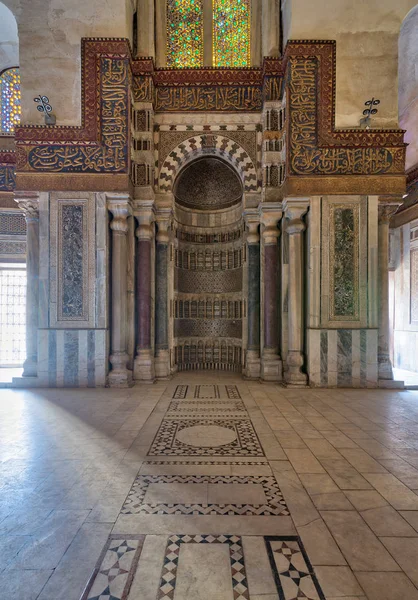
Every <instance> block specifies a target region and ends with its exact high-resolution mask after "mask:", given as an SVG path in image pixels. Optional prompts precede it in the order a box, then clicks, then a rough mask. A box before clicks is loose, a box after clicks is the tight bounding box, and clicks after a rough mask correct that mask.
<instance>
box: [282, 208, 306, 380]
mask: <svg viewBox="0 0 418 600" xmlns="http://www.w3.org/2000/svg"><path fill="white" fill-rule="evenodd" d="M283 207H284V210H285V218H286V232H287V234H288V235H289V306H288V310H289V312H288V319H289V332H288V354H287V361H286V363H287V369H286V373H285V381H286V383H287V385H288V386H295V387H302V386H306V385H307V384H308V376H307V375H306V373H304V371H303V368H304V364H305V354H304V286H303V281H304V260H303V232H304V231H305V228H306V226H305V223H304V221H303V220H302V217H303V216H304V214H305V213H306V212H307V210H308V207H309V201H308V200H306V199H305V198H303V199H296V198H295V199H289V200H285V201H284V203H283Z"/></svg>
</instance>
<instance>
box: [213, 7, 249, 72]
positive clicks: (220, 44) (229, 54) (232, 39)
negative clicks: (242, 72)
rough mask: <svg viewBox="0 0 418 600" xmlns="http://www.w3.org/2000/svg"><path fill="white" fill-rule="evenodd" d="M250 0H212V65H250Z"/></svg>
mask: <svg viewBox="0 0 418 600" xmlns="http://www.w3.org/2000/svg"><path fill="white" fill-rule="evenodd" d="M250 3H251V0H213V65H214V66H215V67H248V66H249V65H250V16H251V9H250Z"/></svg>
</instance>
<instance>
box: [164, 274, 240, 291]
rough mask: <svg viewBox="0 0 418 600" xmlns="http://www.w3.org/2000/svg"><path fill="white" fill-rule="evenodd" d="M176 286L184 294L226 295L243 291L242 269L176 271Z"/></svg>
mask: <svg viewBox="0 0 418 600" xmlns="http://www.w3.org/2000/svg"><path fill="white" fill-rule="evenodd" d="M174 286H175V289H177V290H178V291H179V292H184V293H198V294H202V293H203V294H204V293H212V294H225V293H231V292H239V291H241V289H242V268H239V269H229V270H226V271H188V270H186V269H175V270H174Z"/></svg>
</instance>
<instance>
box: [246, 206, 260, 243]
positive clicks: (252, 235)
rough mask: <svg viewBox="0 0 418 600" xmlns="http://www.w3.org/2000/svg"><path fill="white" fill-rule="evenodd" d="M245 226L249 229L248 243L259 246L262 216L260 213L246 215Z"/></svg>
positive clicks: (247, 213)
mask: <svg viewBox="0 0 418 600" xmlns="http://www.w3.org/2000/svg"><path fill="white" fill-rule="evenodd" d="M244 221H245V225H246V227H247V229H248V233H247V243H248V244H258V243H259V242H260V232H259V226H260V215H259V214H258V211H254V212H245V213H244Z"/></svg>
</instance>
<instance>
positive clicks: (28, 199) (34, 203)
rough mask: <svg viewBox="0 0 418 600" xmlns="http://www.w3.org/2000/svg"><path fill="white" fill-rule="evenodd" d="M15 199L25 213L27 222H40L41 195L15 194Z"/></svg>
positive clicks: (30, 193) (33, 193) (34, 193)
mask: <svg viewBox="0 0 418 600" xmlns="http://www.w3.org/2000/svg"><path fill="white" fill-rule="evenodd" d="M14 199H15V202H16V203H17V205H18V206H19V208H20V209H21V210H22V211H23V213H24V215H25V219H26V221H38V220H39V194H38V193H37V192H15V198H14Z"/></svg>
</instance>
